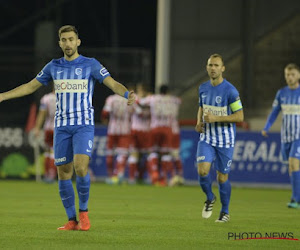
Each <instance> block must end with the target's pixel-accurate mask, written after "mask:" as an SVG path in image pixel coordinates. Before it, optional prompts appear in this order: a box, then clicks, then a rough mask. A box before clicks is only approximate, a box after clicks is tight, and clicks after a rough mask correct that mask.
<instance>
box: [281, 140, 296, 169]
mask: <svg viewBox="0 0 300 250" xmlns="http://www.w3.org/2000/svg"><path fill="white" fill-rule="evenodd" d="M281 154H282V160H283V162H285V163H288V161H289V158H290V157H292V158H297V159H299V160H300V140H296V141H293V142H287V143H281Z"/></svg>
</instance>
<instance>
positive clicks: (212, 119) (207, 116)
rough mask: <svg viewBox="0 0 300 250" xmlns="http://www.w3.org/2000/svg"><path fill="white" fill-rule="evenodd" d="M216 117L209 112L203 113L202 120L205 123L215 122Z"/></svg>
mask: <svg viewBox="0 0 300 250" xmlns="http://www.w3.org/2000/svg"><path fill="white" fill-rule="evenodd" d="M217 118H218V117H217V116H216V115H213V114H212V113H210V112H208V113H204V115H203V120H204V122H207V123H213V122H217Z"/></svg>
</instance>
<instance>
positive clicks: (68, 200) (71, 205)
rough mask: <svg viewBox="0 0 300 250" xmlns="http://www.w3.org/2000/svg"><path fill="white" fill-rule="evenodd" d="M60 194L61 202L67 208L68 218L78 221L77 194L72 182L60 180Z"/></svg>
mask: <svg viewBox="0 0 300 250" xmlns="http://www.w3.org/2000/svg"><path fill="white" fill-rule="evenodd" d="M58 188H59V194H60V197H61V201H62V203H63V205H64V207H65V210H66V213H67V216H68V218H69V220H70V219H75V220H76V210H75V194H74V189H73V185H72V181H71V179H70V180H59V181H58Z"/></svg>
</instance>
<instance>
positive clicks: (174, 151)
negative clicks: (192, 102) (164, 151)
mask: <svg viewBox="0 0 300 250" xmlns="http://www.w3.org/2000/svg"><path fill="white" fill-rule="evenodd" d="M171 100H172V109H171V111H172V112H171V117H172V146H171V156H172V161H173V166H172V167H174V168H173V169H172V179H171V180H170V182H169V184H170V186H174V185H183V184H184V178H183V167H182V162H181V159H180V127H179V121H178V113H179V108H180V105H181V99H180V98H179V97H177V96H174V95H171Z"/></svg>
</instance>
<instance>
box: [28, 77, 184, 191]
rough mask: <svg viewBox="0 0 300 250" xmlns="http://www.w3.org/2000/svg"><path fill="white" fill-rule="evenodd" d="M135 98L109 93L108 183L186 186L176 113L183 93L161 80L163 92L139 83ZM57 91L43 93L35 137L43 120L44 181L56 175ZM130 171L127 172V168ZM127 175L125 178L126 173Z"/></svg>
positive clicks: (104, 114)
mask: <svg viewBox="0 0 300 250" xmlns="http://www.w3.org/2000/svg"><path fill="white" fill-rule="evenodd" d="M131 88H132V89H134V88H135V90H136V103H134V104H133V105H131V106H128V105H127V104H126V102H127V101H126V99H124V98H123V97H121V96H119V95H117V94H114V95H110V96H108V97H107V99H106V101H105V105H104V107H103V109H102V113H101V120H102V122H103V123H104V124H106V125H107V147H106V168H107V177H108V178H107V179H106V183H108V184H121V183H124V182H125V180H127V183H129V184H135V183H137V182H138V183H146V184H153V185H159V186H166V185H171V186H174V185H182V184H183V183H184V178H183V168H182V163H181V160H180V129H179V122H178V112H179V107H180V104H181V100H180V98H178V97H176V96H174V95H170V94H169V93H168V86H167V85H162V86H161V88H160V93H159V94H151V92H150V91H149V86H148V85H144V84H141V83H139V84H137V85H136V86H132V87H130V88H129V89H131ZM55 108H56V107H55V93H54V91H53V92H51V93H48V94H46V95H45V96H43V97H42V99H41V102H40V109H39V113H38V116H37V122H36V126H35V129H34V133H35V135H36V136H38V135H40V130H41V128H42V125H43V124H44V131H45V132H44V136H45V154H44V155H45V171H44V180H45V181H46V182H53V181H55V180H56V167H55V164H54V155H53V140H52V138H53V124H54V116H55ZM126 170H127V171H126ZM125 177H126V178H125Z"/></svg>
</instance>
